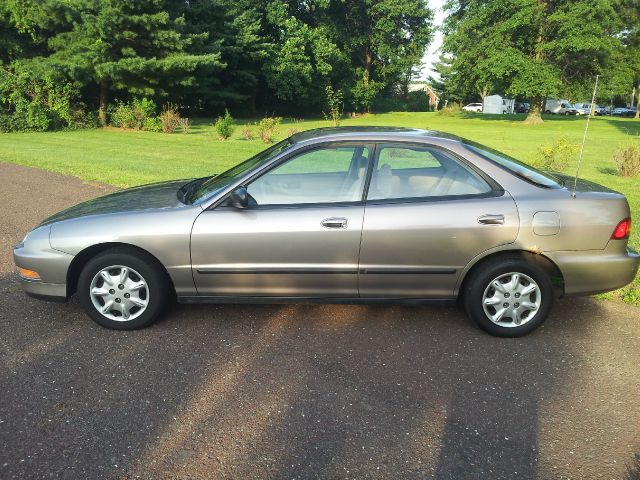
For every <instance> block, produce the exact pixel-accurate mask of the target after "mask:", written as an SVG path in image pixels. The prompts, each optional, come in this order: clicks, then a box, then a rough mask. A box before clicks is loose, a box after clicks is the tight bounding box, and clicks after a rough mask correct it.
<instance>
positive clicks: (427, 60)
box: [420, 0, 445, 79]
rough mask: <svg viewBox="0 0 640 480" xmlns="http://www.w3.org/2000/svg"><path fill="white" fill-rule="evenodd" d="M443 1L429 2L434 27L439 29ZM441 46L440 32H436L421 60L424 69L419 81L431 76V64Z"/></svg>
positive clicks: (432, 0)
mask: <svg viewBox="0 0 640 480" xmlns="http://www.w3.org/2000/svg"><path fill="white" fill-rule="evenodd" d="M444 2H445V0H429V2H428V3H429V7H431V9H432V10H433V13H434V18H433V20H434V22H433V23H434V25H435V26H436V28H438V29H439V27H440V25H442V20H444V12H443V11H442V5H443V4H444ZM441 45H442V32H441V31H440V30H437V31H436V32H435V34H434V36H433V41H432V42H431V45H429V49H428V50H427V53H426V54H425V56H424V57H423V58H422V61H423V63H424V65H425V67H424V68H423V69H422V73H421V74H420V79H426V78H428V77H429V75H432V74H433V71H432V70H431V68H432V66H433V63H434V62H436V61H437V60H438V55H439V52H438V50H439V49H440V46H441Z"/></svg>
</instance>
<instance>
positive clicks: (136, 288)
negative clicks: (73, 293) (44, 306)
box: [78, 249, 169, 330]
mask: <svg viewBox="0 0 640 480" xmlns="http://www.w3.org/2000/svg"><path fill="white" fill-rule="evenodd" d="M78 295H79V300H80V303H81V304H82V306H83V307H84V309H85V311H86V312H87V314H89V316H90V317H91V318H92V319H93V320H94V321H95V322H96V323H98V324H100V325H102V326H103V327H106V328H111V329H115V330H132V329H136V328H143V327H146V326H148V325H150V324H151V323H153V322H154V321H155V320H156V319H157V318H158V317H159V316H160V314H161V313H162V311H163V310H164V308H165V306H166V303H167V299H168V298H169V288H168V282H167V280H166V274H165V273H164V271H163V270H162V268H161V267H160V266H159V265H158V264H157V262H156V261H155V259H154V258H152V257H151V256H149V255H148V254H146V253H144V252H139V251H135V250H133V249H131V250H130V249H113V250H108V251H106V252H103V253H101V254H99V255H98V256H96V257H94V258H93V259H91V260H90V261H89V262H88V263H87V265H85V267H84V269H83V270H82V272H81V273H80V277H79V278H78Z"/></svg>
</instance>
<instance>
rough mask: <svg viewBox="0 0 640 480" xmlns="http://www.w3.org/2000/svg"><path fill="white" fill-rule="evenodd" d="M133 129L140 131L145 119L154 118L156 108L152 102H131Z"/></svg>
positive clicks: (145, 99) (137, 100)
mask: <svg viewBox="0 0 640 480" xmlns="http://www.w3.org/2000/svg"><path fill="white" fill-rule="evenodd" d="M132 107H133V119H134V123H133V128H135V129H136V130H141V129H142V128H143V127H144V125H145V123H146V121H147V119H148V118H152V117H155V115H156V110H157V108H158V107H157V106H156V104H155V102H154V101H153V100H149V99H147V98H142V99H135V100H134V101H133V105H132Z"/></svg>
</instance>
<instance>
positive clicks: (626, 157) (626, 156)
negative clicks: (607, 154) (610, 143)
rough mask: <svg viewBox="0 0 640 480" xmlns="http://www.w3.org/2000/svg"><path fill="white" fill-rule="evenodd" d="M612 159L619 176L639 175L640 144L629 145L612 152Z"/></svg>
mask: <svg viewBox="0 0 640 480" xmlns="http://www.w3.org/2000/svg"><path fill="white" fill-rule="evenodd" d="M613 161H614V162H615V164H616V170H617V172H618V176H620V177H635V176H636V175H640V146H638V145H629V146H628V147H624V148H621V149H619V150H616V151H615V152H614V153H613Z"/></svg>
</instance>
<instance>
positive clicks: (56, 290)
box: [20, 278, 69, 303]
mask: <svg viewBox="0 0 640 480" xmlns="http://www.w3.org/2000/svg"><path fill="white" fill-rule="evenodd" d="M20 285H21V286H22V289H23V290H24V291H25V293H26V294H27V295H29V296H30V297H33V298H37V299H38V300H47V301H49V302H61V303H62V302H66V301H67V300H68V299H69V298H68V296H67V285H66V284H64V283H43V282H34V281H31V280H26V279H24V278H21V279H20Z"/></svg>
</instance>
